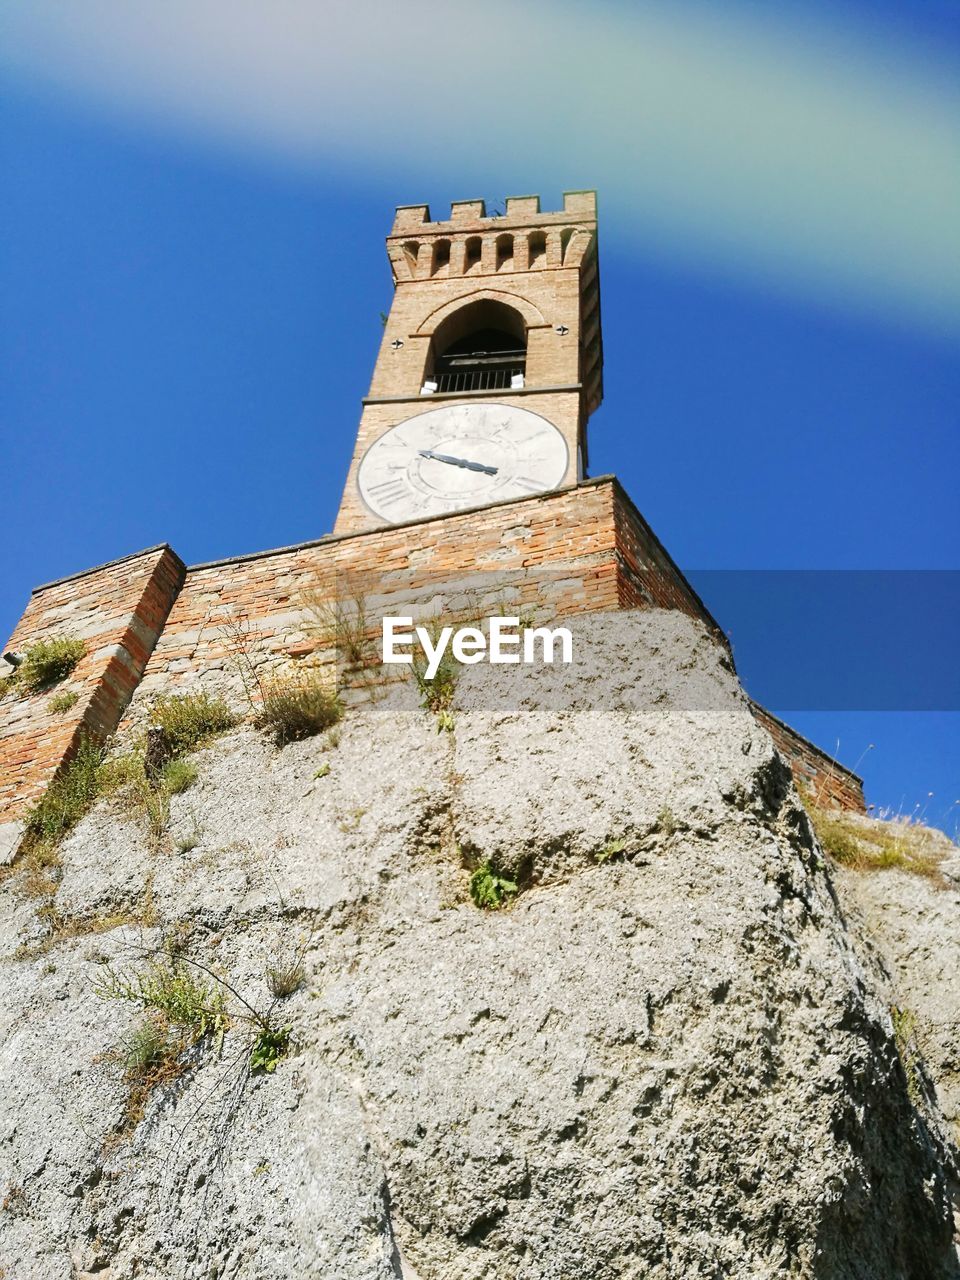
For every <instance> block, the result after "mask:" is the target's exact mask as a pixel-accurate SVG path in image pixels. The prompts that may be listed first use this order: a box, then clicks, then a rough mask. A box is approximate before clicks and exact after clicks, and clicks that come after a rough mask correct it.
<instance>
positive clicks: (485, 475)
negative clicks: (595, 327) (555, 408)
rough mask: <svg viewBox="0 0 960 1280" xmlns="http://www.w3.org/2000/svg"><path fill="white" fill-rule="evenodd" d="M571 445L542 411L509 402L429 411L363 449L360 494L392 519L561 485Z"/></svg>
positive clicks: (432, 513)
mask: <svg viewBox="0 0 960 1280" xmlns="http://www.w3.org/2000/svg"><path fill="white" fill-rule="evenodd" d="M566 472H567V445H566V441H565V440H564V438H563V436H562V435H561V434H560V432H559V431H558V430H557V428H556V427H555V426H554V425H553V424H552V423H550V422H548V421H547V420H546V418H541V417H540V415H539V414H538V413H531V412H530V411H529V410H528V409H518V408H516V407H515V406H513V405H508V404H489V403H484V404H456V405H449V406H447V405H444V406H443V407H441V408H438V409H430V410H429V411H428V412H427V413H419V414H417V415H416V417H414V418H408V419H407V421H406V422H401V423H399V424H398V425H397V426H395V427H391V428H390V430H389V431H387V432H385V433H384V434H383V435H382V436H381V437H380V439H379V440H376V441H374V443H373V444H372V445H371V446H370V448H369V449H368V450H367V452H366V453H365V454H364V456H363V459H362V461H361V463H360V469H359V472H358V475H357V483H358V485H359V487H360V496H361V497H362V498H363V500H364V502H365V503H366V504H367V506H368V507H369V508H370V509H371V511H374V512H375V513H376V514H377V515H378V516H380V517H381V518H382V519H383V520H389V521H391V522H392V523H393V524H396V523H398V522H399V521H402V520H415V519H417V518H418V517H420V516H435V515H445V514H446V513H448V512H451V511H462V510H463V509H464V508H465V507H477V506H481V505H483V503H486V502H501V501H504V500H507V499H510V498H523V497H526V496H527V495H528V494H531V493H544V492H545V491H546V490H548V489H555V488H556V487H557V486H558V485H559V484H560V483H561V482H562V481H563V477H564V476H565V475H566Z"/></svg>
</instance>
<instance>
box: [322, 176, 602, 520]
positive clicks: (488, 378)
mask: <svg viewBox="0 0 960 1280" xmlns="http://www.w3.org/2000/svg"><path fill="white" fill-rule="evenodd" d="M387 253H388V255H389V258H390V265H391V268H392V270H393V278H394V286H395V292H394V298H393V303H392V306H391V308H390V314H389V316H388V318H387V322H386V325H385V326H384V332H383V341H382V343H381V346H380V352H379V355H378V356H377V363H376V367H375V369H374V372H373V379H372V381H371V384H370V391H369V394H368V395H367V396H366V398H365V399H364V401H363V410H362V414H361V417H360V427H359V430H358V432H357V442H356V447H355V449H354V453H353V459H352V461H351V464H350V470H349V473H348V476H347V483H346V487H345V489H344V493H343V498H342V500H341V503H340V510H339V513H338V516H337V521H336V525H335V527H334V532H335V533H356V532H360V531H363V530H367V529H375V528H378V527H382V526H385V525H390V524H398V523H402V522H404V521H407V520H417V519H427V518H429V517H431V516H435V515H444V514H448V513H452V512H455V511H462V510H467V509H470V508H472V507H479V506H486V505H489V504H490V503H495V502H499V501H510V500H515V499H516V498H518V497H522V496H524V495H526V494H529V493H536V492H546V491H548V490H551V489H557V488H565V487H568V486H571V485H575V484H576V483H577V481H578V480H579V479H581V478H582V477H583V475H584V471H585V468H586V464H587V440H586V428H587V420H588V418H589V416H590V414H591V413H592V412H593V410H594V409H596V408H597V406H598V405H599V404H600V401H601V398H602V394H603V385H602V366H603V349H602V342H601V333H600V279H599V266H598V258H597V201H596V193H595V192H593V191H568V192H565V193H564V197H563V209H562V210H561V211H559V212H554V213H542V212H541V211H540V200H539V197H538V196H511V197H508V198H507V201H506V213H505V215H502V216H488V215H487V212H486V209H485V207H484V203H483V201H482V200H461V201H456V202H455V203H454V204H453V205H452V207H451V211H450V219H449V220H448V221H445V222H434V221H431V219H430V210H429V208H428V207H427V206H426V205H404V206H401V207H400V208H398V209H397V212H396V217H395V219H394V223H393V228H392V230H391V233H390V235H389V236H388V237H387Z"/></svg>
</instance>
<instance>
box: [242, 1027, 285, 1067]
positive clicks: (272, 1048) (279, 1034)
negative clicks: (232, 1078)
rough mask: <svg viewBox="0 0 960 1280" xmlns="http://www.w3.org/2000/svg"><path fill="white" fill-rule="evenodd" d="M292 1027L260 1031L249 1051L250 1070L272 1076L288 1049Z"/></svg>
mask: <svg viewBox="0 0 960 1280" xmlns="http://www.w3.org/2000/svg"><path fill="white" fill-rule="evenodd" d="M292 1030H293V1028H292V1027H278V1028H277V1029H276V1030H275V1031H270V1030H265V1031H261V1032H260V1034H259V1035H258V1036H257V1038H256V1040H255V1041H254V1042H253V1048H252V1049H251V1050H250V1070H251V1071H266V1072H267V1073H268V1074H272V1073H273V1072H274V1071H276V1069H277V1064H278V1063H279V1062H280V1060H281V1059H282V1058H283V1057H284V1056H285V1055H286V1053H287V1050H288V1049H289V1047H290V1035H291V1032H292Z"/></svg>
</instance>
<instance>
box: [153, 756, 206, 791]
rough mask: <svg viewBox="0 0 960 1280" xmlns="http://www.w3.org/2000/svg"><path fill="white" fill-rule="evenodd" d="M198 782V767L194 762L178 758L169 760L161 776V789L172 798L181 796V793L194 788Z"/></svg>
mask: <svg viewBox="0 0 960 1280" xmlns="http://www.w3.org/2000/svg"><path fill="white" fill-rule="evenodd" d="M196 780H197V766H196V765H195V764H194V763H193V761H192V760H183V759H181V758H180V757H178V756H174V758H173V759H172V760H168V761H167V763H166V764H165V765H164V766H163V770H162V772H161V774H160V785H161V787H163V788H164V789H165V790H166V791H167V792H168V794H169V795H172V796H175V795H179V794H180V792H181V791H186V789H187V788H188V787H192V786H193V784H194V783H195V782H196Z"/></svg>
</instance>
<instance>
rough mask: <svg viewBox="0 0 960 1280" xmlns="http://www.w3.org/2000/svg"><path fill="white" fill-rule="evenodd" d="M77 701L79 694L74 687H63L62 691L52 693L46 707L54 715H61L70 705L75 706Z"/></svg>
mask: <svg viewBox="0 0 960 1280" xmlns="http://www.w3.org/2000/svg"><path fill="white" fill-rule="evenodd" d="M79 701H80V695H79V693H77V691H76V690H75V689H65V690H64V691H63V693H55V694H54V695H53V697H52V698H51V699H50V701H49V702H48V703H47V708H48V710H50V711H52V712H53V714H54V715H57V716H62V715H63V714H64V712H66V711H69V710H70V708H71V707H75V706H76V705H77V703H78V702H79Z"/></svg>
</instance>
